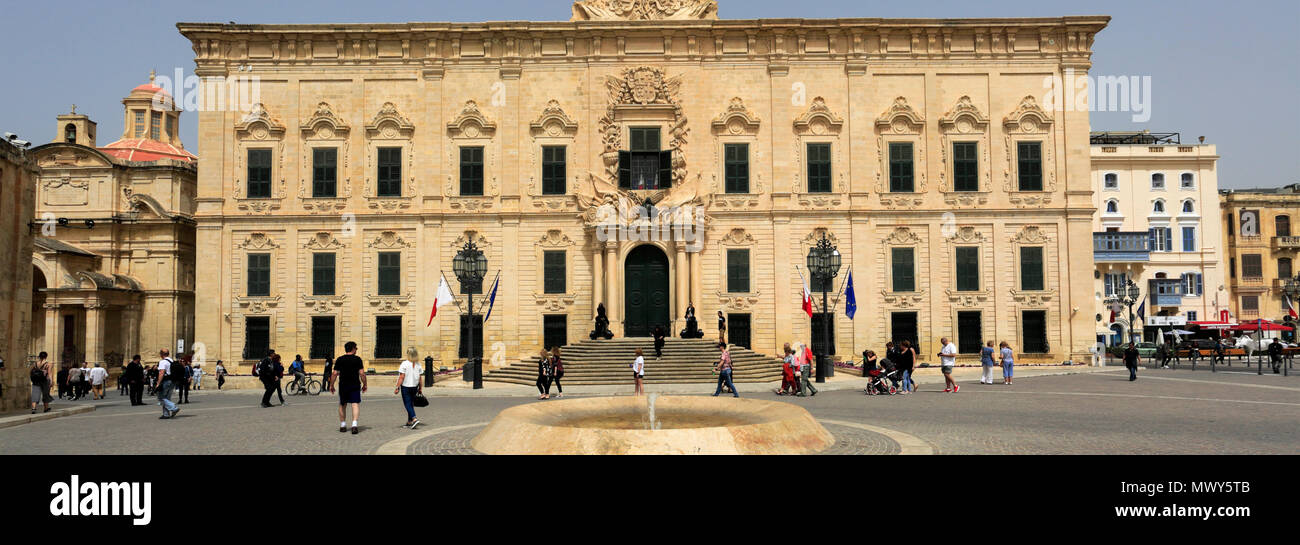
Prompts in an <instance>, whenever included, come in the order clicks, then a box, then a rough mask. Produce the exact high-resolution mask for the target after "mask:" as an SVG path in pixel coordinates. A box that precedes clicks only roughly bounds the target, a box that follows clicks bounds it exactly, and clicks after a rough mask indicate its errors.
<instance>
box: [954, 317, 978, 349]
mask: <svg viewBox="0 0 1300 545" xmlns="http://www.w3.org/2000/svg"><path fill="white" fill-rule="evenodd" d="M983 339H984V323H983V321H982V319H981V315H980V312H979V311H970V312H958V313H957V352H959V353H961V354H979V353H980V347H981V346H983V345H982V343H983Z"/></svg>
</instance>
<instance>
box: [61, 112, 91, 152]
mask: <svg viewBox="0 0 1300 545" xmlns="http://www.w3.org/2000/svg"><path fill="white" fill-rule="evenodd" d="M57 120H58V126H57V127H55V129H54V140H53V142H66V143H69V144H80V145H82V146H86V147H90V148H93V147H95V142H96V140H95V122H94V121H91V120H90V118H89V117H87V116H85V115H82V114H79V113H77V105H76V104H73V105H72V110H71V112H70V113H66V114H63V115H60V116H58V118H57Z"/></svg>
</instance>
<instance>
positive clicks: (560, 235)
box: [537, 229, 577, 248]
mask: <svg viewBox="0 0 1300 545" xmlns="http://www.w3.org/2000/svg"><path fill="white" fill-rule="evenodd" d="M575 244H577V243H576V242H574V241H573V239H570V238H569V235H566V234H564V232H563V231H560V230H559V229H551V230H549V231H547V232H546V234H545V235H542V238H540V239H538V241H537V245H538V246H543V247H546V248H565V247H568V246H573V245H575Z"/></svg>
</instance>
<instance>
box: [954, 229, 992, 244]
mask: <svg viewBox="0 0 1300 545" xmlns="http://www.w3.org/2000/svg"><path fill="white" fill-rule="evenodd" d="M948 241H949V242H952V243H977V242H987V241H988V238H986V237H985V236H984V233H981V232H979V231H976V230H975V228H974V227H961V228H959V229H957V231H956V232H955V233H953V234H952V236H950V237H948Z"/></svg>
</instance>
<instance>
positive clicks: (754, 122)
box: [713, 97, 759, 136]
mask: <svg viewBox="0 0 1300 545" xmlns="http://www.w3.org/2000/svg"><path fill="white" fill-rule="evenodd" d="M758 127H759V119H758V116H756V115H754V112H751V111H749V108H748V107H747V106H745V101H744V100H741V98H740V97H733V98H732V99H731V104H729V105H728V106H727V110H726V111H724V112H722V113H721V114H719V115H718V117H717V118H715V119H714V120H713V133H714V134H718V135H724V134H729V135H735V136H739V135H754V134H758Z"/></svg>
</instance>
